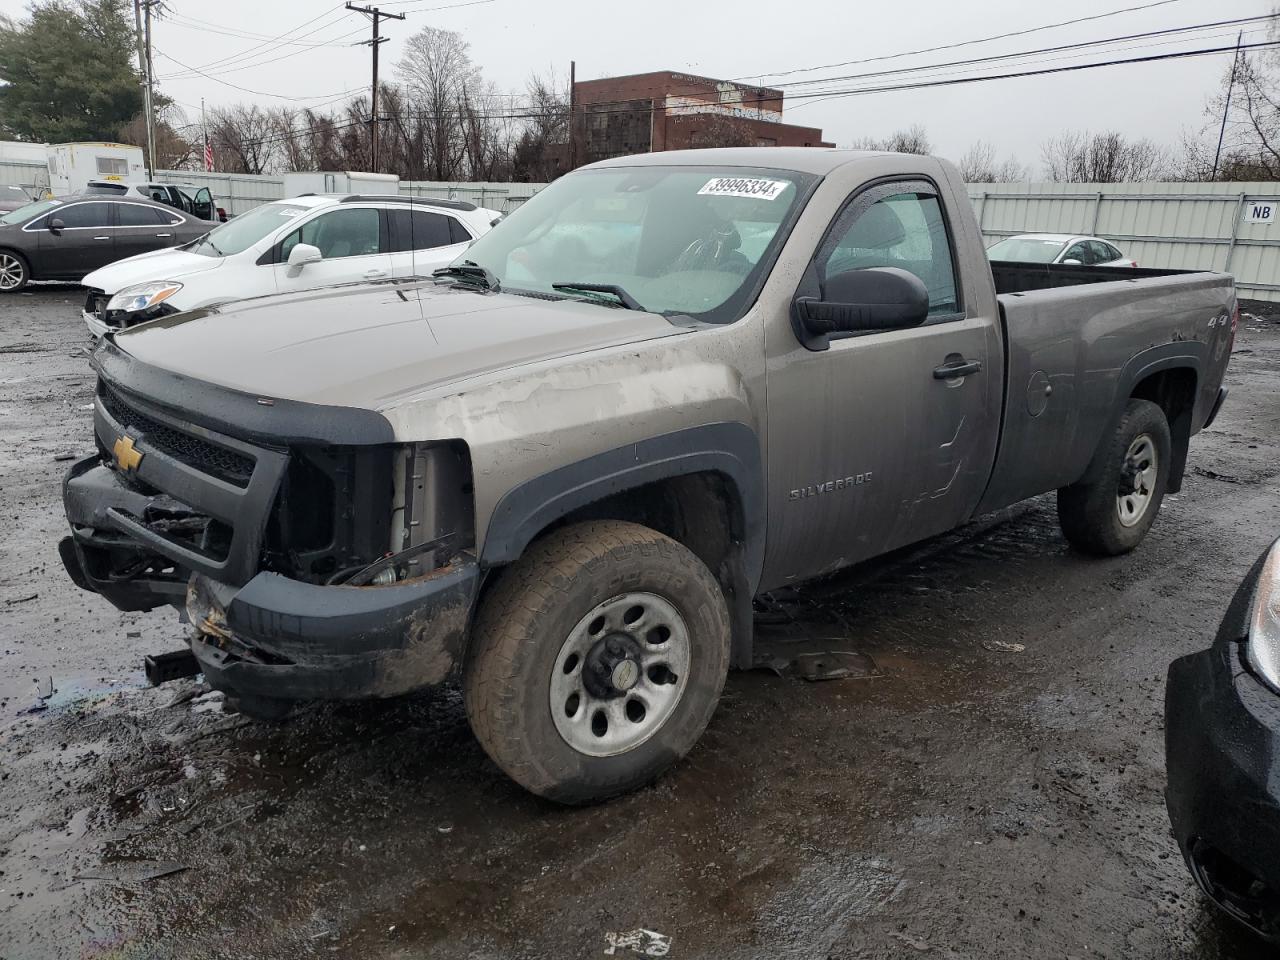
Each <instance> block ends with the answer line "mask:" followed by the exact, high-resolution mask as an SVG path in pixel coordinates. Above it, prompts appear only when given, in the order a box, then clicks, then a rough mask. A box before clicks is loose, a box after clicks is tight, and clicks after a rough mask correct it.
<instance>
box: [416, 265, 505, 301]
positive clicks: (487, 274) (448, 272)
mask: <svg viewBox="0 0 1280 960" xmlns="http://www.w3.org/2000/svg"><path fill="white" fill-rule="evenodd" d="M431 275H432V276H433V277H452V278H453V279H455V280H461V281H462V282H464V283H474V284H477V285H478V286H481V287H484V288H485V289H486V290H492V291H493V292H494V293H497V292H499V291H500V290H501V289H502V284H501V283H499V282H498V277H497V275H495V274H494V272H493V271H492V270H490V269H489V268H488V267H482V266H480V264H478V263H476V262H475V261H474V260H463V261H462V262H461V263H455V264H452V265H451V266H448V267H441V268H440V269H439V270H432V271H431Z"/></svg>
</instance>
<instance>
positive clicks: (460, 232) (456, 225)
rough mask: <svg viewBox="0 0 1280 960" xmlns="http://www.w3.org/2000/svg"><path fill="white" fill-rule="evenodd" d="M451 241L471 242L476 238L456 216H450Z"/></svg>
mask: <svg viewBox="0 0 1280 960" xmlns="http://www.w3.org/2000/svg"><path fill="white" fill-rule="evenodd" d="M448 220H449V242H450V243H470V242H471V241H472V240H474V239H475V238H474V237H473V236H471V232H470V231H469V230H467V228H466V227H464V226H463V225H462V223H461V222H460V221H458V220H457V219H455V218H454V217H449V218H448Z"/></svg>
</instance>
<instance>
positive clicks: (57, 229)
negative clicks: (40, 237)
mask: <svg viewBox="0 0 1280 960" xmlns="http://www.w3.org/2000/svg"><path fill="white" fill-rule="evenodd" d="M65 226H66V224H65V223H63V222H62V221H61V220H50V221H49V232H50V233H52V234H53V235H54V236H55V237H56V236H59V235H60V234H61V233H62V230H63V228H64V227H65Z"/></svg>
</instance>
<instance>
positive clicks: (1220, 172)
mask: <svg viewBox="0 0 1280 960" xmlns="http://www.w3.org/2000/svg"><path fill="white" fill-rule="evenodd" d="M1276 66H1277V64H1276V58H1275V57H1274V56H1271V57H1268V56H1265V55H1250V54H1247V53H1242V54H1240V56H1239V57H1238V58H1236V60H1235V61H1233V63H1232V65H1231V67H1230V68H1229V69H1228V70H1227V71H1226V72H1225V73H1224V74H1223V77H1222V89H1221V90H1220V91H1219V92H1218V93H1217V94H1216V95H1215V96H1214V97H1212V98H1211V99H1210V100H1209V101H1208V103H1207V104H1206V105H1205V126H1204V129H1203V130H1201V131H1200V133H1199V135H1190V134H1189V135H1185V136H1184V137H1183V144H1182V157H1181V163H1180V165H1179V170H1178V175H1179V178H1180V179H1184V180H1212V179H1214V178H1216V179H1218V180H1275V179H1277V178H1280V79H1277V75H1276ZM1228 90H1230V98H1229V101H1228ZM1224 112H1225V113H1226V124H1225V126H1223V122H1222V121H1223V113H1224ZM1220 133H1221V135H1222V152H1221V155H1219V154H1218V136H1219V134H1220ZM1215 168H1216V169H1215Z"/></svg>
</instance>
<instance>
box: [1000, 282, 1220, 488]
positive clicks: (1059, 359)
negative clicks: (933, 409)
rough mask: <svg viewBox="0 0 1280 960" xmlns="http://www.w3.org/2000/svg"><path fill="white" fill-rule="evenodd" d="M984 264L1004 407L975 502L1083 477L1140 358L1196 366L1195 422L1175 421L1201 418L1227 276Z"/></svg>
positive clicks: (1190, 429)
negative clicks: (996, 328) (995, 321)
mask: <svg viewBox="0 0 1280 960" xmlns="http://www.w3.org/2000/svg"><path fill="white" fill-rule="evenodd" d="M991 272H992V275H993V277H994V279H995V284H996V291H997V300H998V301H999V304H1000V316H1001V321H1002V331H1001V332H1002V335H1003V339H1004V343H1005V370H1004V415H1003V418H1002V419H1003V426H1002V433H1001V442H1000V448H999V451H998V453H997V456H996V464H995V468H994V470H993V472H992V477H991V482H990V484H989V485H988V488H987V491H986V494H985V495H984V497H983V502H982V504H981V506H980V509H982V510H990V509H996V508H999V507H1003V506H1006V505H1008V504H1011V503H1016V502H1017V501H1019V500H1022V499H1024V498H1026V497H1030V496H1034V495H1035V494H1037V493H1039V492H1041V491H1044V490H1052V489H1055V488H1057V487H1062V486H1065V485H1068V484H1071V483H1074V482H1076V481H1077V480H1079V479H1080V477H1081V476H1082V475H1083V473H1084V471H1085V469H1086V467H1087V466H1088V464H1089V461H1090V459H1091V457H1092V456H1093V453H1094V451H1095V450H1096V449H1097V447H1098V443H1099V441H1100V440H1101V438H1102V437H1103V436H1105V435H1106V432H1107V431H1108V430H1110V429H1111V426H1112V418H1113V417H1114V415H1115V411H1116V410H1117V409H1119V408H1120V407H1121V406H1122V405H1123V401H1122V397H1127V396H1130V395H1131V394H1130V392H1129V391H1131V390H1132V389H1133V387H1134V385H1135V382H1137V381H1136V379H1135V378H1137V379H1140V378H1142V377H1145V376H1148V375H1149V374H1150V370H1141V369H1137V367H1136V366H1135V363H1136V362H1137V361H1136V358H1138V357H1140V356H1141V357H1144V358H1147V359H1146V360H1144V361H1142V364H1147V365H1149V364H1150V362H1151V358H1153V357H1155V356H1156V355H1157V354H1158V355H1159V360H1160V361H1161V362H1162V363H1163V362H1168V363H1169V364H1171V365H1185V366H1187V367H1189V368H1193V369H1194V370H1195V371H1196V375H1195V382H1194V386H1190V387H1189V389H1190V390H1192V391H1193V394H1194V397H1193V409H1192V410H1191V411H1190V417H1189V420H1190V422H1189V423H1188V424H1185V425H1182V424H1173V425H1172V426H1173V428H1174V430H1175V432H1176V431H1177V430H1179V429H1181V430H1185V431H1187V433H1194V432H1195V431H1196V430H1198V429H1199V428H1200V427H1201V426H1202V425H1203V423H1204V421H1205V419H1206V418H1207V417H1208V414H1209V411H1210V409H1211V408H1212V406H1213V403H1214V401H1215V399H1216V395H1217V391H1218V387H1219V386H1220V385H1221V383H1222V375H1223V372H1224V369H1225V367H1226V363H1227V358H1228V356H1229V350H1228V349H1227V348H1228V346H1229V343H1230V333H1229V329H1230V327H1229V324H1230V317H1231V311H1232V309H1233V307H1234V305H1235V292H1234V288H1233V285H1232V279H1231V277H1230V276H1229V275H1227V274H1224V273H1210V272H1204V271H1191V270H1153V269H1141V268H1137V269H1134V268H1113V267H1081V266H1060V265H1054V266H1045V265H1042V264H1027V263H993V264H992V265H991ZM1075 287H1082V289H1073V288H1075ZM1142 364H1138V366H1141V365H1142Z"/></svg>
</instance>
